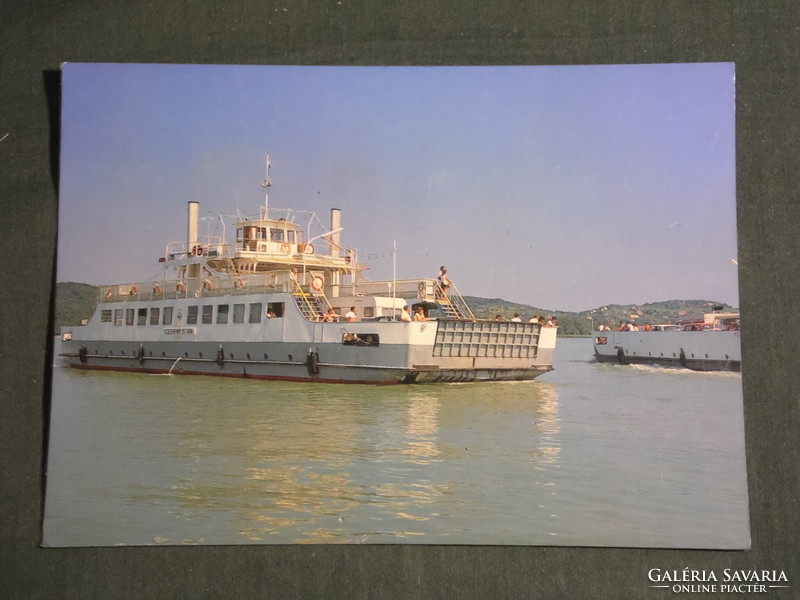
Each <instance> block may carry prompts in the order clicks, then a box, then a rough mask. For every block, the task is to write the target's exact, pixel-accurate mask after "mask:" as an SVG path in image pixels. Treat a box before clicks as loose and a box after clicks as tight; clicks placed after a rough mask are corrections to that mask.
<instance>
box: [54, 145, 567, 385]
mask: <svg viewBox="0 0 800 600" xmlns="http://www.w3.org/2000/svg"><path fill="white" fill-rule="evenodd" d="M269 169H270V163H269V155H267V168H266V177H265V180H264V183H263V186H262V187H264V188H269V187H270V185H271V181H270V177H269V173H270V171H269ZM199 215H200V212H199V205H198V203H197V202H194V201H190V202H188V219H187V220H188V225H187V236H186V239H185V240H182V241H179V242H171V243H169V244H167V246H166V248H165V251H164V254H163V256H161V257H160V258H159V264H160V265H161V267H162V274H161V275H160V277H159V278H158V279H157V280H154V281H147V282H134V283H120V284H111V285H104V286H101V287H100V288H99V292H98V299H97V304H96V307H95V310H94V313H93V315H92V317H91V318H90V319H89V320H88V321H87V322H85V323H84V324H83V325H81V326H75V327H67V328H63V329H62V331H61V339H62V351H61V353H60V356H61V357H62V359H63V360H64V361H66V364H68V365H69V366H70V367H74V368H78V369H107V370H115V371H134V372H142V373H172V374H192V375H217V376H226V377H247V378H258V379H268V380H270V379H271V380H293V381H308V382H329V383H368V384H395V383H427V382H462V381H463V382H468V381H503V380H530V379H534V378H535V377H538V376H539V375H542V374H543V373H547V372H548V371H550V370H552V368H553V366H552V364H553V353H554V350H555V345H556V331H557V329H556V328H548V327H543V326H540V325H539V324H537V323H519V322H510V321H494V320H491V321H490V320H483V319H478V318H476V317H475V316H474V314H473V313H472V311H471V310H470V308H469V306H468V305H467V303H466V302H465V301H464V298H463V297H462V296H461V294H460V293H459V292H458V290H457V288H456V286H455V285H452V282H451V283H450V285H449V287H447V288H443V286H442V285H441V283H440V282H439V281H438V280H437V279H435V278H419V279H402V280H390V281H371V280H369V279H367V278H366V277H365V276H364V271H365V269H366V266H365V265H364V264H362V263H359V262H358V252H357V250H356V249H354V248H349V247H345V246H343V245H342V244H341V241H340V240H341V236H340V234H341V231H342V227H341V211H340V210H339V209H337V208H333V209H331V214H330V227H325V226H323V225H322V223H321V222H320V221H319V219H317V218H316V216H314V215H313V214H312V216H311V217H310V218H307V219H306V220H307V223H308V226H307V227H306V229H304V228H303V227H302V226H301V225H302V224H301V223H300V222H299V212H298V211H293V210H289V209H276V208H271V207H270V206H269V195H268V194H266V199H265V202H264V206H263V207H262V208H261V209H260V211H259V213H258V214H256V215H254V216H244V215H241V214H240V215H237V217H235V219H236V220H235V227H234V228H233V230H234V231H235V240H234V242H233V243H228V242H227V241H226V239H225V237H224V235H223V236H206V237H205V238H202V237H200V236H199V233H198V231H199V221H200V219H199ZM312 227H317V228H319V229H320V231H321V232H320V233H317V234H316V235H314V234H315V233H316V231H312ZM406 306H407V307H409V308H410V309H411V310H410V312H411V314H414V312H416V311H417V309H418V308H419V309H421V311H420V312H421V314H420V316H419V317H417V318H418V319H421V320H413V321H410V322H409V321H407V320H403V317H401V315H402V313H403V312H404V310H403V309H404V307H406Z"/></svg>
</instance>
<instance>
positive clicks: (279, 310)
mask: <svg viewBox="0 0 800 600" xmlns="http://www.w3.org/2000/svg"><path fill="white" fill-rule="evenodd" d="M283 310H284V304H283V302H269V303H268V304H267V318H270V319H274V318H277V317H282V316H283Z"/></svg>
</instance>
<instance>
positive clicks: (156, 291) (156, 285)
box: [153, 284, 161, 296]
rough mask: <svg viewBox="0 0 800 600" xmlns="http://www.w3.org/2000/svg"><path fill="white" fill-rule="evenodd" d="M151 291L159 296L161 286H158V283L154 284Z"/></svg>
mask: <svg viewBox="0 0 800 600" xmlns="http://www.w3.org/2000/svg"><path fill="white" fill-rule="evenodd" d="M153 293H154V294H155V295H156V296H160V295H161V286H160V285H158V284H155V285H154V286H153Z"/></svg>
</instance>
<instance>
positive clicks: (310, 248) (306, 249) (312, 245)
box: [303, 244, 314, 254]
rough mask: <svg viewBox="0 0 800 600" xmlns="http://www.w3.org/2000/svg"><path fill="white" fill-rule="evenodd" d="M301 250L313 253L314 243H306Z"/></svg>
mask: <svg viewBox="0 0 800 600" xmlns="http://www.w3.org/2000/svg"><path fill="white" fill-rule="evenodd" d="M303 252H304V253H306V254H314V244H306V245H305V248H303Z"/></svg>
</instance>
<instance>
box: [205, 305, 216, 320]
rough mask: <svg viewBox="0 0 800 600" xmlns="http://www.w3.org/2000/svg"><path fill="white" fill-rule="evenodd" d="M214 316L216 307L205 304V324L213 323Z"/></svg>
mask: <svg viewBox="0 0 800 600" xmlns="http://www.w3.org/2000/svg"><path fill="white" fill-rule="evenodd" d="M213 316H214V307H213V306H212V305H211V304H206V305H204V306H203V323H204V324H205V325H210V324H211V323H213V322H214V321H213Z"/></svg>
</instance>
